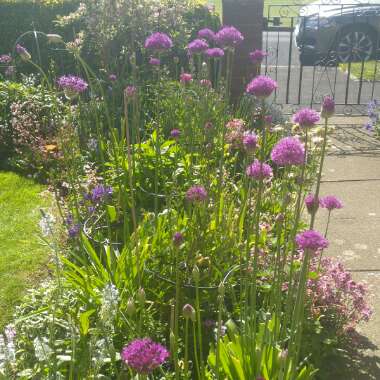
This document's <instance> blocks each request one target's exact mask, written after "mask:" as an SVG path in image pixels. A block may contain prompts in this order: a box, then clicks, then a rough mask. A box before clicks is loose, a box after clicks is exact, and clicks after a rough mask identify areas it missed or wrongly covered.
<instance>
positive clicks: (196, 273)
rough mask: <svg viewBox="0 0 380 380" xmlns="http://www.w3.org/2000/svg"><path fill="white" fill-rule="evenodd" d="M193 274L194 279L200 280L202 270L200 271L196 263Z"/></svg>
mask: <svg viewBox="0 0 380 380" xmlns="http://www.w3.org/2000/svg"><path fill="white" fill-rule="evenodd" d="M192 275H193V279H194V281H195V282H199V277H200V272H199V268H198V267H197V266H196V265H194V268H193V272H192Z"/></svg>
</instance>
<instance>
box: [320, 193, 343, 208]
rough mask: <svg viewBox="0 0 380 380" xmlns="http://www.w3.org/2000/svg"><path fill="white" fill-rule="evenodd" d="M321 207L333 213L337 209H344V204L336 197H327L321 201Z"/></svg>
mask: <svg viewBox="0 0 380 380" xmlns="http://www.w3.org/2000/svg"><path fill="white" fill-rule="evenodd" d="M321 207H323V208H327V210H329V211H332V210H335V209H340V208H342V207H343V204H342V202H341V201H340V200H339V199H338V198H337V197H335V196H334V195H327V196H326V197H324V198H322V199H321Z"/></svg>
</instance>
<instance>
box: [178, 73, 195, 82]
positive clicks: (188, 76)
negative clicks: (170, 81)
mask: <svg viewBox="0 0 380 380" xmlns="http://www.w3.org/2000/svg"><path fill="white" fill-rule="evenodd" d="M192 80H193V76H192V75H191V74H189V73H182V74H181V75H180V81H181V83H184V84H186V83H190V82H191V81H192Z"/></svg>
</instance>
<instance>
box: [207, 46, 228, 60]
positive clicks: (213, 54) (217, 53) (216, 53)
mask: <svg viewBox="0 0 380 380" xmlns="http://www.w3.org/2000/svg"><path fill="white" fill-rule="evenodd" d="M205 54H206V56H207V57H209V58H221V57H223V56H224V50H223V49H221V48H211V49H207V50H206V51H205Z"/></svg>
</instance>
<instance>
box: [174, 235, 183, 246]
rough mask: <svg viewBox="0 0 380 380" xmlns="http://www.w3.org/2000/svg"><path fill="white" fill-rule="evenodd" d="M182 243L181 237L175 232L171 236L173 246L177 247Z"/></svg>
mask: <svg viewBox="0 0 380 380" xmlns="http://www.w3.org/2000/svg"><path fill="white" fill-rule="evenodd" d="M182 242H183V235H182V233H181V232H176V233H175V234H174V235H173V244H174V245H176V246H179V245H181V244H182Z"/></svg>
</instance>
